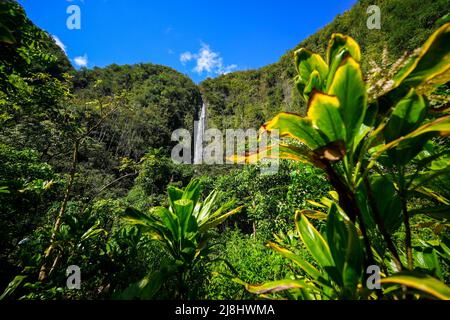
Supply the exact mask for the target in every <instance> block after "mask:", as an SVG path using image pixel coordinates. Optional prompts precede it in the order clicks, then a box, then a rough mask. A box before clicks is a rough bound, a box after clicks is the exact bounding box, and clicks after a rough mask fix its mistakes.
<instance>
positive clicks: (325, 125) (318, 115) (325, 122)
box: [307, 92, 345, 143]
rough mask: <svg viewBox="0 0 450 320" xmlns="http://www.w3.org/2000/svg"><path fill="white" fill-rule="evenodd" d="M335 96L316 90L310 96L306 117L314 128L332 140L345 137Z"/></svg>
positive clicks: (329, 140)
mask: <svg viewBox="0 0 450 320" xmlns="http://www.w3.org/2000/svg"><path fill="white" fill-rule="evenodd" d="M339 107H340V104H339V100H338V98H337V97H333V96H329V95H326V94H323V93H320V92H316V93H314V94H313V96H312V97H311V100H310V102H309V107H308V115H307V118H308V119H310V120H311V122H312V125H313V126H314V128H317V129H319V130H320V131H321V132H322V133H323V134H324V135H325V136H326V137H327V139H328V141H327V143H328V142H334V141H338V140H344V139H345V126H344V123H343V121H342V117H341V114H340V112H339Z"/></svg>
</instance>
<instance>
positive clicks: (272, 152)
mask: <svg viewBox="0 0 450 320" xmlns="http://www.w3.org/2000/svg"><path fill="white" fill-rule="evenodd" d="M262 159H287V160H293V161H298V162H303V163H308V164H312V165H315V166H317V167H319V168H320V167H322V166H323V164H322V163H320V162H319V161H318V159H316V156H315V155H314V153H313V152H311V151H310V150H308V149H306V148H301V147H298V146H293V145H288V144H284V143H280V144H274V145H271V146H268V147H264V148H262V149H260V150H259V151H258V152H257V153H253V154H250V155H248V156H234V157H233V160H234V161H235V162H237V163H251V164H255V163H257V162H259V161H261V160H262Z"/></svg>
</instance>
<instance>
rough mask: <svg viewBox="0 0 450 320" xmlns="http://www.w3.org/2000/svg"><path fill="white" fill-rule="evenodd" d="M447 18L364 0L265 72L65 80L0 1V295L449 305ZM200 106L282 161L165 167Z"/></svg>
mask: <svg viewBox="0 0 450 320" xmlns="http://www.w3.org/2000/svg"><path fill="white" fill-rule="evenodd" d="M369 2H370V3H369ZM369 4H377V5H379V6H380V7H381V9H382V10H383V12H385V14H384V15H383V20H382V24H383V28H382V29H381V30H368V29H367V28H366V26H365V23H366V17H367V14H366V8H367V6H368V5H369ZM449 11H450V4H449V3H448V1H445V0H437V1H436V0H435V1H431V0H427V1H418V0H407V1H404V0H402V1H400V0H384V1H382V0H379V1H366V0H361V1H359V2H358V3H357V4H356V5H355V6H354V7H353V8H352V9H351V10H349V11H347V12H345V13H344V14H342V15H339V16H337V17H336V19H335V20H334V21H333V22H331V23H330V24H329V25H327V26H326V27H324V28H323V29H322V30H319V31H318V32H317V33H316V34H314V35H312V36H310V37H309V38H308V39H306V40H304V41H303V42H301V43H300V44H299V45H298V47H296V48H294V49H293V50H291V51H289V52H287V53H286V55H285V56H283V57H282V58H281V59H280V61H279V62H277V63H275V64H273V65H269V66H266V67H264V68H261V69H259V70H251V71H242V72H234V73H230V74H227V75H223V76H220V77H218V78H215V79H207V80H205V81H204V82H202V83H200V84H199V85H196V84H195V83H193V82H192V81H191V80H190V79H189V78H188V77H187V76H185V75H183V74H180V73H179V72H177V71H175V70H173V69H171V68H168V67H164V66H159V65H153V64H138V65H124V66H118V65H111V66H108V67H106V68H94V69H81V70H79V71H76V70H74V69H73V68H72V67H71V64H70V62H69V61H68V58H67V57H66V56H65V54H64V52H62V51H61V50H60V49H59V47H58V46H57V45H56V44H55V43H54V41H53V40H52V38H51V37H50V36H49V35H48V34H47V33H46V32H45V31H42V30H40V29H39V28H38V27H36V26H35V25H34V24H33V23H32V22H31V21H30V20H29V19H28V18H27V16H26V14H25V12H24V10H23V9H22V8H21V7H20V5H19V4H18V3H17V2H16V1H14V0H6V1H1V2H0V270H1V271H2V272H1V273H0V300H2V299H5V300H6V299H10V300H14V299H25V300H27V299H30V300H35V299H256V298H261V297H262V298H270V299H279V298H283V299H285V298H287V299H316V300H327V299H450V288H449V287H448V285H449V284H450V268H449V261H450V249H449V246H450V241H449V229H448V221H449V219H450V217H449V213H450V172H449V169H448V168H449V164H450V158H449V153H450V144H449V141H448V137H447V136H448V135H449V134H450V120H449V117H450V115H449V112H450V110H449V108H448V103H449V89H448V83H449V81H450V70H449V68H450V23H448V21H447V20H448V15H447V16H446V17H444V16H445V14H446V13H448V12H449ZM442 17H443V18H442ZM446 22H447V23H446ZM202 102H205V103H206V104H207V106H208V127H217V128H219V129H223V128H235V127H240V128H255V129H256V128H259V127H260V126H261V125H263V127H262V129H263V130H266V131H269V132H270V131H273V130H279V132H280V134H281V136H282V143H281V144H279V145H277V146H276V147H277V148H278V150H279V153H278V155H277V154H274V153H271V152H270V149H265V150H264V149H261V150H259V153H258V154H253V155H247V157H246V158H243V159H240V160H242V161H246V160H250V159H252V158H255V157H272V158H274V157H277V158H280V166H279V170H278V172H277V173H276V174H274V175H263V174H261V173H260V172H261V170H260V169H261V167H262V166H264V164H255V165H228V166H227V165H222V166H207V165H187V164H175V163H174V162H173V161H172V159H171V157H170V152H171V149H172V147H173V145H174V144H175V142H173V141H171V134H172V132H173V131H174V130H175V129H178V128H186V129H188V130H190V131H191V132H192V131H193V122H194V120H196V119H197V118H198V113H199V109H200V107H201V104H202ZM283 111H289V112H283ZM293 112H296V113H297V114H294V113H293ZM71 265H76V266H79V267H80V270H81V277H82V282H81V288H80V289H75V290H74V289H69V288H68V287H67V286H66V281H67V274H66V269H67V267H69V266H71ZM371 266H372V267H373V266H376V267H377V268H379V271H380V274H379V275H380V277H381V280H380V281H378V282H376V281H375V282H373V283H372V284H373V285H374V287H371V288H369V287H368V283H371V281H372V280H371V279H373V278H370V276H371V275H372V273H373V268H372V267H371ZM371 268H372V269H371ZM368 270H372V271H371V272H369V271H368Z"/></svg>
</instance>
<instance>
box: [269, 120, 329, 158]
mask: <svg viewBox="0 0 450 320" xmlns="http://www.w3.org/2000/svg"><path fill="white" fill-rule="evenodd" d="M263 129H265V130H267V131H269V132H270V131H272V130H278V131H279V134H280V137H290V138H293V139H297V140H299V141H301V142H303V143H304V144H306V145H307V146H308V147H309V148H310V149H311V150H314V149H317V148H319V147H321V146H324V145H325V144H326V142H325V141H324V139H323V138H322V137H321V136H320V134H319V132H318V131H317V130H316V129H314V127H313V124H312V122H311V120H310V119H307V118H303V117H301V116H299V115H296V114H294V113H288V112H281V113H279V114H278V115H277V116H275V117H274V118H273V119H272V120H270V121H269V122H267V123H266V124H265V125H264V126H263Z"/></svg>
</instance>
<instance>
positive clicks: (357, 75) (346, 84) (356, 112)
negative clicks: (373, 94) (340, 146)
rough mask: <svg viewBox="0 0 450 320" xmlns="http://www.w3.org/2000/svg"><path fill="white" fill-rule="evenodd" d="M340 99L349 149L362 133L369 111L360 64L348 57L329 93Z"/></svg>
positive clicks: (340, 109) (335, 76)
mask: <svg viewBox="0 0 450 320" xmlns="http://www.w3.org/2000/svg"><path fill="white" fill-rule="evenodd" d="M328 93H329V94H330V95H334V96H336V97H337V98H338V99H339V104H340V108H339V111H340V114H341V117H342V120H343V121H344V123H345V128H346V145H347V148H348V149H350V148H349V147H350V146H351V145H352V144H353V140H354V138H355V137H356V136H357V134H358V133H359V131H360V127H361V124H362V122H363V120H364V115H365V113H366V109H367V92H366V86H365V84H364V80H363V75H362V72H361V68H360V66H359V64H358V63H357V62H356V60H354V59H353V58H352V57H350V56H349V57H347V58H346V59H345V60H344V61H343V62H342V64H341V65H340V67H339V68H338V69H337V71H336V74H335V75H334V78H333V81H332V83H331V85H330V89H329V91H328Z"/></svg>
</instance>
